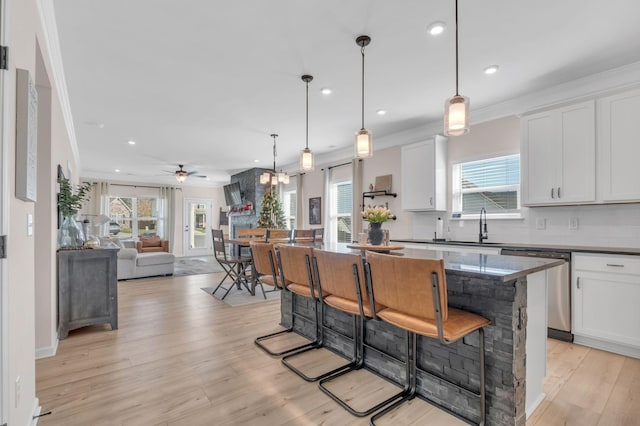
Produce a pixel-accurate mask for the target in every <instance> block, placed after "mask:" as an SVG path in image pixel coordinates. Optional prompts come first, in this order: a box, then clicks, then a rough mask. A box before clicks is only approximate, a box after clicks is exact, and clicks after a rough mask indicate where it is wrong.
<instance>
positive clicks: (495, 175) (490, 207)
mask: <svg viewBox="0 0 640 426" xmlns="http://www.w3.org/2000/svg"><path fill="white" fill-rule="evenodd" d="M452 171H453V176H452V218H453V219H458V218H460V219H473V218H477V217H478V215H479V213H480V210H481V209H482V208H484V209H486V211H487V217H490V218H494V219H509V218H520V217H521V216H520V154H515V155H507V156H502V157H493V158H487V159H483V160H477V161H469V162H464V163H456V164H453V167H452Z"/></svg>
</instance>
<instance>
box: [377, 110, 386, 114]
mask: <svg viewBox="0 0 640 426" xmlns="http://www.w3.org/2000/svg"><path fill="white" fill-rule="evenodd" d="M386 113H387V111H386V110H384V109H379V110H377V111H376V114H378V115H385V114H386Z"/></svg>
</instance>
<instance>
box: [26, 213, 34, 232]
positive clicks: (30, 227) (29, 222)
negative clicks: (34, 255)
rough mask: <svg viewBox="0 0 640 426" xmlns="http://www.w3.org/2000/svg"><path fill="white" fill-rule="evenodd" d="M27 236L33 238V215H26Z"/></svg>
mask: <svg viewBox="0 0 640 426" xmlns="http://www.w3.org/2000/svg"><path fill="white" fill-rule="evenodd" d="M27 236H29V237H31V236H33V215H32V214H31V213H27Z"/></svg>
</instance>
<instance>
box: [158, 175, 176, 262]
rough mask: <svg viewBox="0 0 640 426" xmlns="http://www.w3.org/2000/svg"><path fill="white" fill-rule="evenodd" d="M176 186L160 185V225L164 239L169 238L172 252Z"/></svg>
mask: <svg viewBox="0 0 640 426" xmlns="http://www.w3.org/2000/svg"><path fill="white" fill-rule="evenodd" d="M176 189H177V188H176V187H174V186H161V187H160V199H161V200H162V206H163V212H162V219H163V220H162V224H163V225H162V226H163V234H164V239H166V240H169V252H170V253H172V252H173V242H174V241H173V240H174V237H175V230H176Z"/></svg>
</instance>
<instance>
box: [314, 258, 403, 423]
mask: <svg viewBox="0 0 640 426" xmlns="http://www.w3.org/2000/svg"><path fill="white" fill-rule="evenodd" d="M313 266H314V270H315V274H316V280H317V283H318V293H319V296H320V301H321V302H322V303H323V304H325V305H327V306H330V307H332V308H334V309H337V310H340V311H342V312H345V313H347V314H349V315H350V316H351V319H352V327H353V331H352V335H353V338H352V339H351V340H352V342H353V355H352V361H351V363H350V364H349V366H348V367H347V368H345V369H344V370H343V371H340V372H338V373H336V374H333V375H331V376H328V377H326V378H324V379H322V380H320V381H319V382H318V386H319V387H320V389H321V390H322V392H324V393H325V394H327V395H328V396H329V397H330V398H331V399H333V400H334V401H336V402H337V403H338V404H340V405H341V406H342V407H343V408H344V409H346V410H347V411H348V412H349V413H351V414H353V415H355V416H358V417H362V416H366V415H369V414H371V413H373V412H374V411H377V410H379V409H381V408H382V407H384V406H386V405H388V404H390V403H392V402H394V401H395V400H397V399H398V398H401V397H402V396H403V395H404V393H405V392H406V390H407V389H402V390H401V391H400V392H398V393H396V394H393V395H391V396H390V397H387V398H385V399H383V400H381V401H378V402H376V403H375V404H374V405H372V406H370V407H369V408H365V409H361V408H360V409H356V408H354V405H355V404H353V403H354V402H356V401H354V399H353V398H352V397H350V396H349V395H348V394H347V395H346V396H345V397H343V398H341V397H340V395H338V394H336V393H334V392H332V391H331V390H330V389H329V387H327V386H326V384H328V383H330V382H331V381H333V380H335V379H338V378H339V377H343V376H345V375H347V376H348V373H350V372H352V371H355V370H360V369H363V368H365V369H367V370H368V368H367V367H366V366H365V364H364V341H365V327H364V319H365V318H371V315H372V314H371V305H370V303H369V297H368V294H367V290H366V285H365V281H364V273H363V269H362V256H360V255H359V254H353V253H336V252H331V251H326V250H319V249H314V251H313ZM325 331H328V332H330V333H338V334H340V335H342V336H343V337H346V338H349V337H348V336H344V335H343V334H342V333H339V332H338V331H335V330H333V329H332V328H329V327H327V328H326V329H325ZM369 371H371V370H369ZM371 374H375V373H371ZM375 375H376V376H377V374H375Z"/></svg>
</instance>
